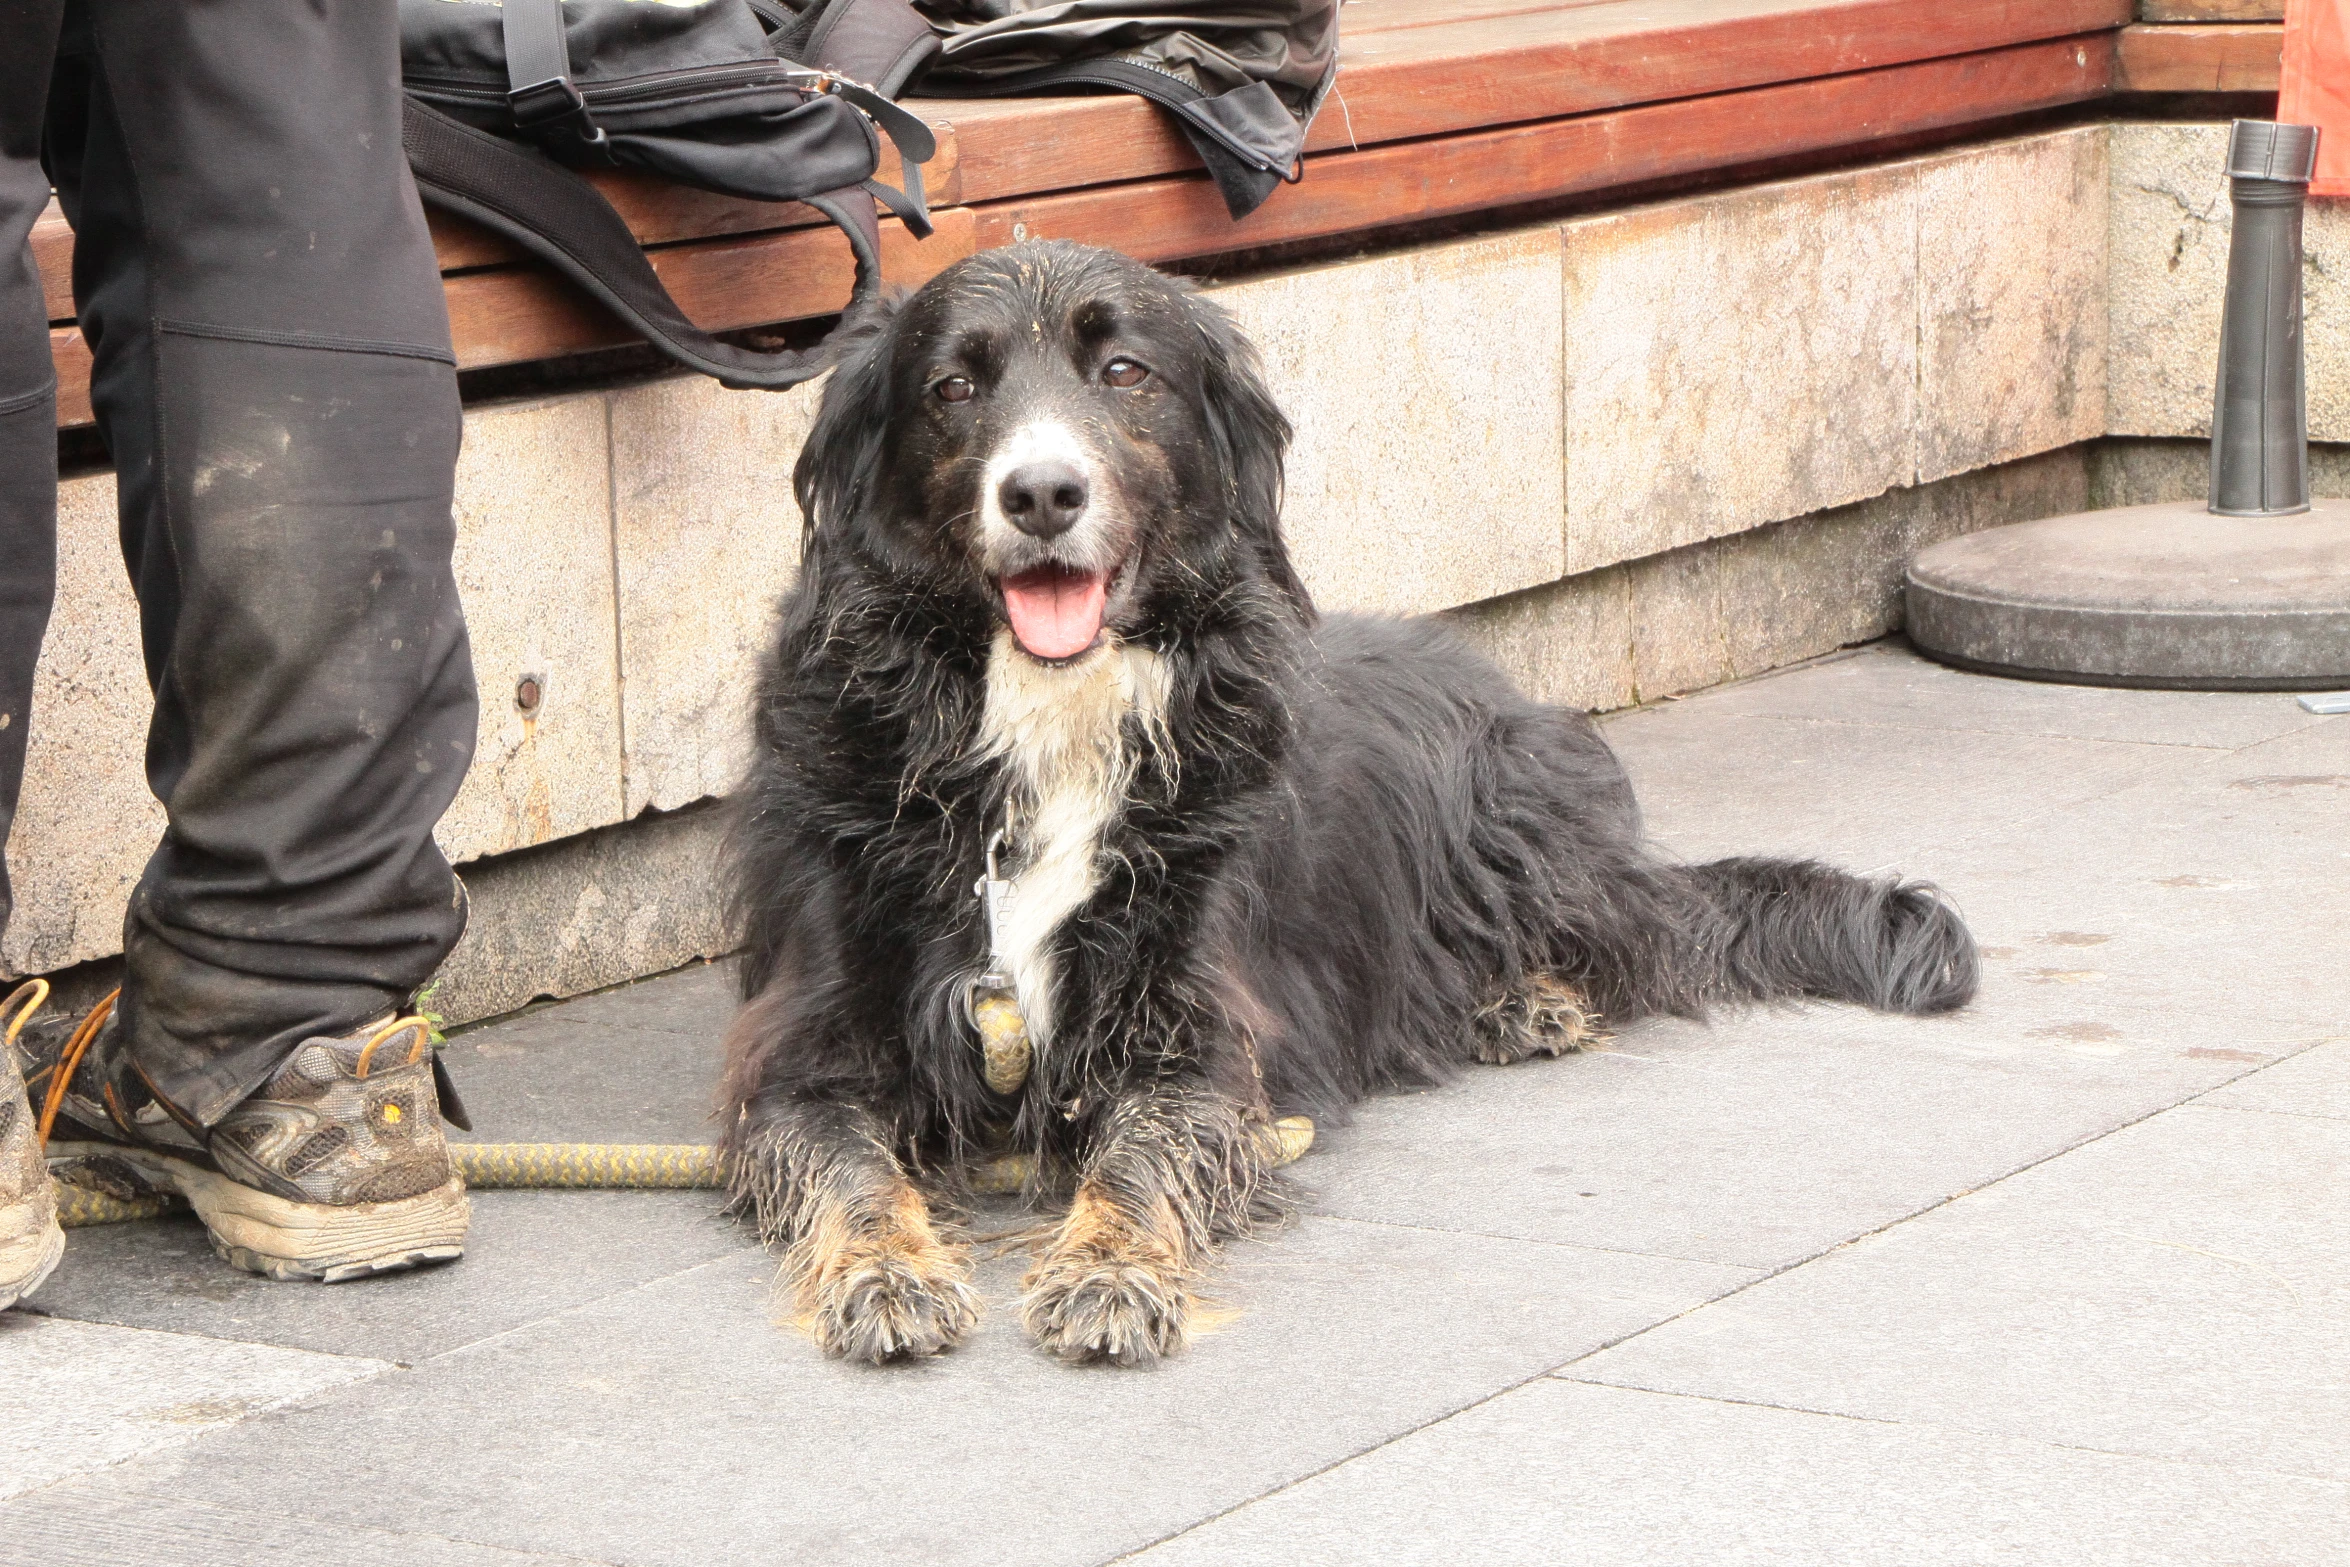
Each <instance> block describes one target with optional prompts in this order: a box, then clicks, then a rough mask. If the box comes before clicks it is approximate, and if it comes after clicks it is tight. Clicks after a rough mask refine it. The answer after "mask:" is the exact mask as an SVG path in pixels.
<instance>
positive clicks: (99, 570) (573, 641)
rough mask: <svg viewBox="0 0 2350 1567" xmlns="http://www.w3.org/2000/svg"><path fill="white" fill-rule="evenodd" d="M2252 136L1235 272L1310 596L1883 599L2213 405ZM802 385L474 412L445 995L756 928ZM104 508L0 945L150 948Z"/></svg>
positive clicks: (1678, 633)
mask: <svg viewBox="0 0 2350 1567" xmlns="http://www.w3.org/2000/svg"><path fill="white" fill-rule="evenodd" d="M2223 136H2224V132H2223V131H2221V130H2219V129H2217V128H2212V127H2200V126H2195V127H2161V126H2116V127H2106V126H2088V127H2081V128H2077V129H2070V130H2063V131H2057V132H2051V133H2046V134H2040V135H2034V136H2029V137H2024V138H2018V139H2013V140H2007V141H2000V142H1994V143H1989V144H1985V145H1981V146H1975V147H1968V148H1962V149H1958V150H1955V151H1949V152H1943V153H1937V154H1934V155H1932V156H1928V157H1920V158H1912V159H1904V160H1899V161H1894V162H1888V163H1884V164H1880V165H1877V166H1874V167H1870V168H1865V169H1861V170H1857V171H1852V172H1845V173H1836V174H1826V175H1820V176H1815V177H1809V178H1803V179H1797V180H1789V181H1781V182H1776V183H1772V184H1767V185H1760V186H1754V187H1750V188H1745V189H1739V190H1732V191H1727V192H1719V193H1713V194H1707V195H1702V196H1695V197H1690V198H1686V199H1681V200H1676V201H1671V202H1666V203H1662V204H1657V205H1652V206H1646V207H1640V208H1635V209H1631V210H1626V211H1621V212H1610V213H1604V214H1600V215H1597V216H1591V217H1584V218H1578V219H1574V220H1570V221H1565V222H1558V223H1550V224H1545V225H1541V226H1538V227H1532V228H1527V229H1521V230H1518V231H1514V232H1507V233H1500V234H1494V235H1489V236H1483V237H1479V238H1475V239H1469V240H1462V241H1456V242H1450V243H1443V244H1435V245H1429V246H1424V247H1420V248H1416V249H1411V250H1406V251H1402V252H1399V253H1394V254H1388V255H1380V256H1372V257H1368V258H1365V259H1356V260H1348V261H1343V262H1335V263H1329V264H1325V265H1318V266H1312V267H1305V268H1300V269H1297V270H1293V271H1287V272H1282V273H1278V274H1274V275H1267V276H1257V277H1250V278H1245V279H1238V280H1234V281H1230V282H1226V283H1222V284H1219V285H1216V286H1215V289H1214V291H1215V294H1216V297H1217V298H1218V299H1219V300H1221V301H1222V302H1223V303H1224V304H1225V305H1227V306H1228V307H1229V308H1231V309H1232V310H1233V311H1234V312H1235V314H1236V315H1237V316H1238V317H1239V319H1240V320H1241V321H1242V323H1243V324H1244V325H1245V326H1246V327H1247V329H1248V330H1249V331H1250V333H1251V334H1252V335H1253V336H1254V337H1255V339H1256V341H1257V343H1258V346H1259V348H1260V350H1261V351H1262V353H1263V355H1264V358H1265V363H1266V367H1267V371H1268V374H1269V376H1270V378H1271V380H1272V382H1273V385H1274V387H1275V390H1276V392H1277V394H1278V396H1279V397H1280V399H1281V401H1282V404H1283V406H1284V407H1285V408H1286V409H1287V410H1288V411H1289V413H1290V416H1291V418H1292V419H1293V420H1294V421H1295V423H1296V425H1297V432H1298V435H1297V444H1296V449H1295V452H1294V454H1293V460H1292V466H1291V470H1290V485H1289V503H1288V509H1287V514H1286V527H1287V529H1288V533H1289V536H1290V540H1291V543H1292V546H1293V548H1294V550H1295V552H1296V554H1297V556H1298V559H1299V563H1300V568H1301V571H1302V572H1303V574H1304V576H1305V579H1306V581H1307V582H1308V584H1309V585H1310V586H1311V587H1312V589H1313V590H1314V592H1315V594H1316V596H1317V597H1318V599H1319V600H1320V601H1321V602H1322V604H1323V605H1324V606H1325V607H1326V608H1330V609H1341V610H1368V611H1377V612H1383V613H1396V614H1424V613H1436V612H1442V613H1445V614H1447V615H1448V616H1449V617H1450V618H1451V619H1452V620H1453V621H1454V623H1455V624H1457V625H1458V626H1459V627H1460V628H1461V629H1462V630H1463V631H1464V632H1465V633H1466V634H1468V635H1469V636H1470V637H1472V638H1473V639H1474V640H1476V641H1477V642H1479V643H1480V644H1481V645H1482V646H1484V647H1485V648H1486V649H1487V650H1488V651H1489V652H1490V653H1491V654H1492V655H1493V656H1494V657H1495V658H1496V659H1497V660H1498V661H1500V662H1501V663H1502V664H1503V665H1504V666H1505V667H1507V668H1509V669H1510V670H1511V672H1512V673H1513V674H1515V675H1516V676H1517V677H1518V678H1519V679H1521V680H1522V681H1524V682H1525V683H1526V684H1527V685H1528V686H1529V687H1530V688H1531V689H1533V690H1535V691H1537V692H1539V693H1540V694H1542V695H1544V696H1545V697H1548V698H1550V699H1553V700H1558V701H1567V702H1574V703H1578V704H1581V705H1584V706H1589V707H1597V708H1607V707H1618V706H1623V705H1627V704H1629V703H1632V702H1636V701H1641V700H1647V699H1650V698H1653V697H1657V696H1662V695H1667V694H1671V693H1674V692H1678V691H1684V690H1691V689H1696V688H1698V687H1701V686H1704V685H1709V684H1713V683H1716V682H1719V681H1721V680H1724V679H1731V678H1736V677H1738V676H1742V675H1747V674H1752V673H1756V672H1758V671H1760V670H1762V669H1767V668H1770V667H1774V666H1775V665H1778V664H1783V663H1786V662H1790V661H1793V660H1796V659H1800V658H1804V657H1809V656H1813V655H1815V654H1818V653H1821V652H1826V651H1829V650H1831V649H1833V648H1835V647H1837V646H1841V645H1846V644H1849V643H1852V642H1856V641H1861V640H1866V639H1867V638H1870V637H1873V636H1877V635H1881V634H1883V633H1884V632H1885V631H1887V630H1889V629H1892V627H1893V626H1894V625H1895V624H1896V616H1897V605H1896V600H1895V594H1894V591H1893V590H1894V585H1895V583H1896V582H1897V579H1898V572H1899V568H1900V565H1901V563H1902V561H1903V560H1904V559H1905V558H1906V557H1907V555H1908V554H1909V553H1910V552H1911V551H1913V550H1914V549H1915V548H1916V547H1918V546H1919V545H1920V544H1922V543H1925V542H1930V541H1931V540H1933V539H1936V538H1940V537H1946V536H1948V535H1950V534H1952V533H1955V532H1962V531H1966V530H1968V529H1970V528H1975V527H1984V526H1991V525H1994V524H1996V523H1999V522H2006V521H2013V520H2019V519H2021V518H2024V517H2029V516H2038V515H2047V514H2049V513H2051V512H2059V511H2064V510H2069V509H2076V508H2078V507H2080V506H2083V505H2086V504H2088V500H2087V497H2088V494H2089V483H2090V478H2089V475H2090V470H2091V462H2090V455H2089V448H2088V447H2086V446H2085V445H2084V443H2087V442H2091V441H2093V440H2095V439H2096V438H2097V437H2099V436H2102V435H2104V434H2105V433H2107V432H2108V431H2109V430H2127V431H2128V432H2129V433H2133V434H2152V435H2171V436H2185V435H2192V434H2194V433H2196V432H2197V429H2198V428H2200V426H2199V425H2198V424H2197V422H2196V421H2199V420H2203V421H2207V420H2208V406H2207V405H2208V399H2209V390H2208V387H2209V376H2210V368H2211V366H2210V361H2211V358H2212V354H2213V353H2214V352H2216V349H2215V348H2211V349H2210V350H2209V351H2207V345H2206V342H2205V340H2204V338H2203V337H2202V336H2199V335H2198V334H2199V333H2200V332H2201V331H2202V327H2201V325H2200V322H2201V317H2200V316H2199V315H2198V314H2197V312H2198V311H2199V310H2203V309H2204V308H2205V304H2206V301H2204V299H2203V297H2202V293H2201V292H2199V290H2201V291H2207V292H2208V295H2209V299H2208V309H2209V313H2210V315H2211V318H2212V321H2213V323H2214V325H2213V327H2212V331H2213V332H2216V310H2217V297H2218V293H2217V289H2218V285H2217V281H2216V275H2213V276H2211V277H2210V278H2209V280H2208V281H2207V282H2206V281H2205V280H2204V279H2205V274H2206V273H2208V272H2209V266H2210V257H2209V255H2208V254H2206V252H2211V253H2214V254H2217V255H2219V256H2220V257H2221V258H2223V260H2222V264H2224V242H2225V235H2224V228H2225V221H2226V201H2225V193H2224V180H2222V179H2220V178H2219V176H2218V174H2217V170H2218V168H2219V166H2220V158H2219V151H2218V148H2219V140H2218V139H2217V138H2221V137H2223ZM2215 192H2216V200H2217V208H2216V217H2215V216H2214V214H2213V209H2212V205H2211V204H2212V202H2213V200H2214V199H2215V194H2214V193H2215ZM2215 223H2216V224H2217V226H2218V232H2217V237H2216V238H2215V237H2214V234H2213V233H2212V232H2211V230H2212V229H2213V225H2214V224H2215ZM2321 227H2322V225H2317V224H2313V236H2314V235H2315V234H2316V233H2317V231H2318V230H2319V229H2320V228H2321ZM2329 232H2330V231H2329ZM2328 243H2329V244H2336V248H2339V246H2338V244H2337V243H2336V242H2332V241H2329V242H2328ZM2215 247H2216V249H2215ZM2312 254H2313V267H2317V266H2319V265H2320V264H2321V263H2323V264H2331V258H2332V257H2333V255H2334V249H2329V248H2323V247H2321V246H2320V245H2317V244H2313V247H2312ZM2342 261H2343V264H2345V265H2350V252H2345V253H2344V255H2343V257H2342ZM2199 268H2200V269H2202V270H2201V271H2198V270H2197V269H2199ZM2319 293H2320V291H2319V290H2318V289H2317V288H2316V286H2315V280H2313V293H2312V307H2311V312H2312V328H2311V331H2312V352H2313V360H2314V359H2315V357H2316V356H2317V354H2318V352H2319V348H2320V344H2319V341H2318V333H2319V326H2318V318H2319V314H2320V312H2321V310H2322V311H2325V312H2327V315H2326V319H2327V320H2328V321H2331V320H2332V316H2333V314H2335V313H2339V314H2341V315H2342V317H2343V320H2344V328H2343V329H2344V330H2350V306H2341V307H2337V306H2336V305H2335V304H2334V303H2333V301H2332V298H2331V296H2330V295H2327V296H2326V297H2325V298H2324V299H2323V300H2321V299H2320V297H2319ZM2212 342H2214V343H2215V342H2216V339H2215V338H2213V339H2212ZM2326 343H2327V344H2328V345H2331V343H2332V339H2330V338H2328V339H2326ZM2326 351H2327V352H2333V351H2334V350H2333V348H2332V347H2330V346H2328V347H2327V349H2326ZM2340 352H2341V355H2342V357H2341V358H2340V359H2339V360H2338V361H2337V362H2338V363H2341V364H2344V365H2346V366H2350V343H2345V344H2343V345H2341V348H2340ZM2199 376H2200V377H2201V380H2200V382H2198V380H2197V377H2199ZM2319 379H2320V378H2319V377H2318V376H2317V375H2315V374H2314V373H2313V377H2312V385H2313V389H2314V388H2315V387H2316V386H2317V384H2318V382H2319ZM2198 384H2200V385H2201V386H2202V388H2203V391H2202V393H2201V397H2202V400H2203V405H2204V406H2201V407H2197V406H2196V393H2195V388H2196V386H2197V385H2198ZM814 405H815V392H814V390H813V389H812V388H803V389H801V390H800V391H797V392H793V393H788V394H783V395H774V394H765V393H755V392H749V393H730V392H725V391H722V390H720V389H719V388H718V387H717V386H716V385H715V384H714V383H712V382H709V381H706V380H702V379H699V378H681V379H675V380H664V381H659V382H655V383H651V384H647V385H639V386H632V387H626V388H619V389H614V390H608V391H593V392H582V393H577V394H572V395H567V396H562V397H556V398H550V399H544V400H539V401H533V402H524V403H515V404H506V405H495V406H482V407H476V408H473V409H471V410H469V412H468V415H467V428H466V444H465V452H464V457H463V460H462V466H461V468H460V471H459V475H458V497H459V498H458V513H459V516H458V521H459V525H460V540H461V542H460V553H459V559H458V573H459V581H460V585H461V587H462V589H463V592H464V595H465V603H466V610H467V614H468V617H469V620H470V622H471V624H472V627H473V638H474V656H475V662H476V666H477V669H478V671H479V675H480V680H481V688H482V722H481V731H480V750H479V755H478V760H477V762H476V764H475V766H474V769H473V771H472V773H471V775H470V776H469V777H468V779H467V782H466V785H465V788H464V790H463V792H462V793H461V795H460V796H459V799H458V801H457V804H456V806H455V807H454V808H453V809H452V811H451V812H450V815H449V818H448V820H447V821H446V822H445V823H444V824H443V827H442V831H441V838H442V842H443V845H444V847H445V848H446V849H447V850H448V852H449V853H450V855H451V857H452V858H453V859H455V860H458V861H459V862H460V863H461V864H462V865H464V866H465V868H466V874H467V879H468V883H469V885H470V886H471V887H472V889H473V892H474V898H475V905H476V911H477V912H476V917H475V924H474V929H473V930H472V931H471V932H469V934H468V936H467V938H466V942H465V944H464V945H463V946H462V947H461V948H460V949H459V952H458V954H457V956H456V957H455V958H454V959H453V960H452V962H451V965H450V968H449V970H448V977H447V980H446V982H445V984H444V988H443V992H442V996H441V1000H442V1002H443V1007H444V1010H446V1011H448V1013H449V1014H450V1015H451V1016H452V1017H459V1018H461V1017H469V1016H478V1015H483V1014H485V1013H488V1012H492V1011H497V1010H502V1009H504V1008H507V1007H511V1006H513V1005H516V1004H519V1003H520V1002H522V1001H525V1000H528V999H529V998H530V997H531V996H533V995H535V994H542V993H544V994H570V993H574V992H576V991H578V990H581V989H586V988H592V987H594V986H596V985H601V984H608V983H613V982H616V981H618V980H620V979H624V978H628V977H630V976H631V975H634V974H637V973H643V972H648V971H651V970H653V969H657V968H660V967H664V966H669V965H672V964H674V963H677V962H680V961H684V960H686V959H688V958H691V957H694V956H707V955H709V954H711V953H714V952H717V951H720V950H723V947H724V944H725V937H724V932H723V929H722V928H721V922H720V921H719V920H718V918H717V915H716V912H715V907H714V904H713V902H712V899H711V889H710V885H709V878H708V876H707V874H706V871H705V870H704V867H706V866H707V864H708V862H709V856H710V854H711V852H712V846H713V844H714V834H715V817H714V815H713V814H712V813H711V812H709V811H708V810H707V809H704V808H702V806H701V804H700V802H706V801H708V800H710V799H711V798H712V797H714V796H718V795H721V794H723V793H724V792H725V790H726V789H727V788H728V787H729V785H730V784H731V782H732V781H733V779H734V778H735V777H736V776H737V775H738V774H739V771H740V769H741V767H742V764H743V760H744V746H745V743H746V740H745V720H746V717H747V710H748V700H749V682H750V678H751V673H752V668H753V664H754V660H755V657H756V655H757V652H758V650H759V648H760V646H761V645H762V643H763V642H764V640H765V638H766V635H767V628H768V625H769V621H770V618H771V615H772V612H773V607H774V603H775V601H776V599H777V598H778V596H779V595H780V594H781V593H782V592H783V591H784V590H785V589H786V588H787V587H788V586H789V584H790V582H791V579H792V573H793V569H794V562H795V560H796V557H797V553H798V544H799V518H798V514H797V511H796V509H795V508H794V506H793V505H792V502H791V498H790V472H791V467H792V464H793V461H794V460H795V458H796V456H797V453H798V448H799V444H800V442H801V440H802V439H803V438H804V436H805V433H806V430H807V428H808V423H809V420H810V418H811V416H812V413H813V410H814ZM2343 417H2344V418H2345V419H2346V420H2350V408H2346V409H2345V411H2344V415H2343ZM2313 433H2314V431H2313ZM111 511H112V485H111V481H110V479H108V478H106V477H104V476H98V477H91V478H82V479H76V480H73V481H70V482H69V483H68V484H67V486H66V493H65V496H64V504H63V512H64V521H63V524H62V527H63V531H64V535H65V537H64V540H63V555H64V567H63V571H62V573H61V575H62V577H63V586H62V591H61V597H60V605H59V612H58V616H57V620H56V622H55V625H54V626H53V629H52V631H51V634H50V639H49V645H48V648H47V651H46V653H45V655H44V662H43V666H42V672H41V677H40V684H39V687H38V690H37V692H36V699H35V708H34V712H33V715H32V722H33V725H34V729H33V741H32V753H31V764H30V768H29V771H28V777H27V782H26V797H25V804H24V808H23V810H22V812H21V813H20V815H19V817H18V822H17V828H16V831H15V834H14V836H13V838H12V841H11V844H10V856H11V865H12V867H13V868H14V870H15V873H16V876H17V882H18V890H19V906H18V911H17V916H16V919H15V921H14V922H13V923H12V925H11V927H10V929H9V930H8V932H7V934H6V937H5V942H4V944H0V970H8V971H18V972H40V971H47V970H54V969H57V968H60V967H63V966H66V965H69V964H76V963H82V962H87V961H89V960H92V959H98V958H103V957H106V956H107V955H109V954H111V953H113V952H115V951H117V950H118V947H119V938H118V927H119V922H120V916H121V910H122V905H123V901H124V899H125V897H126V896H127V893H128V890H129V887H130V885H131V883H132V882H133V880H135V878H136V876H137V874H138V869H139V866H140V864H141V863H142V862H143V860H144V858H145V855H146V853H147V849H148V847H149V846H150V845H151V844H152V842H153V839H154V835H155V832H156V831H157V829H158V827H159V825H160V821H159V813H158V811H157V810H156V808H155V806H154V804H153V801H152V800H151V799H149V798H148V796H147V794H146V791H145V787H144V782H143V780H142V778H141V776H140V752H141V746H142V742H143V731H144V725H145V708H146V698H145V689H144V681H143V678H142V676H141V674H140V671H139V666H138V649H137V639H136V634H135V626H134V623H133V620H132V614H131V606H130V601H129V594H128V592H127V590H126V589H125V587H124V586H123V579H122V571H121V567H120V564H119V562H118V560H117V559H116V556H115V554H114V545H113V522H112V516H111ZM526 677H527V678H530V679H533V680H536V681H537V682H539V684H540V688H541V690H542V691H543V694H544V695H543V702H542V704H541V706H540V707H539V708H538V710H537V711H536V712H534V713H528V714H526V713H524V712H523V711H522V710H521V709H520V707H519V706H518V705H517V703H516V700H515V691H516V687H517V684H518V682H520V681H521V680H522V679H524V678H526ZM624 824H625V825H624Z"/></svg>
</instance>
